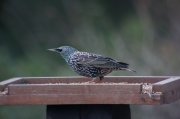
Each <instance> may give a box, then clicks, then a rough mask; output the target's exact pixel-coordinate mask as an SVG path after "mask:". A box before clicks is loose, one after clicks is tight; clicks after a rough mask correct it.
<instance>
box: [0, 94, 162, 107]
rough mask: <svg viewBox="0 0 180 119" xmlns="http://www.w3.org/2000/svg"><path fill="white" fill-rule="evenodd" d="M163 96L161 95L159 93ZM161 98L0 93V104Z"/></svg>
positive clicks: (149, 101)
mask: <svg viewBox="0 0 180 119" xmlns="http://www.w3.org/2000/svg"><path fill="white" fill-rule="evenodd" d="M159 96H161V95H159ZM161 103H162V102H161V101H160V100H152V99H151V98H150V97H149V96H148V95H145V94H121V95H101V94H99V96H98V95H87V94H86V95H76V94H74V95H67V94H64V95H60V94H52V95H51V94H34V95H29V94H27V95H0V105H31V104H33V105H38V104H45V105H50V104H142V105H147V104H148V105H156V104H161Z"/></svg>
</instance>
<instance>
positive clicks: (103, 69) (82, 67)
mask: <svg viewBox="0 0 180 119" xmlns="http://www.w3.org/2000/svg"><path fill="white" fill-rule="evenodd" d="M48 50H49V51H55V52H57V53H59V54H60V55H61V56H62V57H63V58H64V60H65V61H66V63H67V64H68V65H69V67H70V68H71V69H72V70H73V71H75V72H76V73H77V74H79V75H81V76H85V77H91V78H92V80H91V81H89V82H91V83H93V82H94V83H96V82H98V80H97V79H99V81H102V79H104V76H105V75H107V74H109V73H111V72H112V71H114V70H126V71H131V72H135V73H136V71H135V70H133V69H131V68H129V64H127V63H124V62H120V61H117V60H115V59H112V58H109V57H106V56H103V55H99V54H95V53H89V52H81V51H78V50H77V49H75V48H73V47H71V46H61V47H58V48H52V49H48Z"/></svg>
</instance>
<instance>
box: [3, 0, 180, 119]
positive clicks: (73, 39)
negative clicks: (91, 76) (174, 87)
mask: <svg viewBox="0 0 180 119" xmlns="http://www.w3.org/2000/svg"><path fill="white" fill-rule="evenodd" d="M179 5H180V1H179V0H163V1H158V0H121V1H120V0H0V81H3V80H6V79H9V78H12V77H22V76H75V75H77V74H76V73H74V72H73V71H72V70H71V69H70V68H69V67H68V65H67V64H66V63H65V61H64V60H63V59H62V58H61V57H60V56H59V55H58V54H56V53H52V52H49V51H47V50H46V49H48V48H54V47H58V46H62V45H70V46H73V47H75V48H77V49H79V50H81V51H87V52H93V53H98V54H102V55H105V56H109V57H112V58H114V59H117V60H120V61H123V62H127V63H129V64H130V65H131V68H133V69H135V70H136V71H137V72H138V73H137V74H134V73H131V72H123V71H119V72H113V73H111V74H110V75H117V76H123V75H126V76H130V75H131V76H132V75H136V76H141V75H144V76H157V75H163V76H175V75H179V72H180V68H179V66H180V52H179V51H180V7H179ZM131 109H132V119H144V118H146V119H171V118H173V119H179V118H180V114H179V110H180V101H177V102H175V103H172V104H169V105H163V106H140V105H132V106H131ZM0 119H45V106H0Z"/></svg>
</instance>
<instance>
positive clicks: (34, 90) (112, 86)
mask: <svg viewBox="0 0 180 119" xmlns="http://www.w3.org/2000/svg"><path fill="white" fill-rule="evenodd" d="M89 80H91V79H90V78H85V77H22V78H13V79H10V80H6V81H3V82H0V91H1V92H2V91H4V90H5V89H6V90H7V94H6V93H5V94H6V95H4V93H1V92H0V105H27V104H33V105H35V104H46V105H47V104H142V105H157V104H165V103H171V102H173V101H177V100H179V99H180V95H179V94H180V83H179V82H180V78H179V77H172V76H136V77H127V76H122V77H105V79H104V80H103V82H113V83H103V84H85V83H81V82H86V81H89ZM122 82H127V83H122ZM142 83H151V84H152V92H150V93H149V94H142V92H141V91H142Z"/></svg>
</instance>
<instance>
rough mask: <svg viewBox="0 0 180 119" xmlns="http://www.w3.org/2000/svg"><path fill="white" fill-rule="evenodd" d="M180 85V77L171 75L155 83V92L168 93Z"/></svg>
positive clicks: (153, 89) (153, 88)
mask: <svg viewBox="0 0 180 119" xmlns="http://www.w3.org/2000/svg"><path fill="white" fill-rule="evenodd" d="M179 87H180V77H171V78H168V79H166V80H163V81H160V82H157V83H155V84H153V87H152V91H153V92H162V93H166V92H169V91H171V90H174V89H177V88H179Z"/></svg>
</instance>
